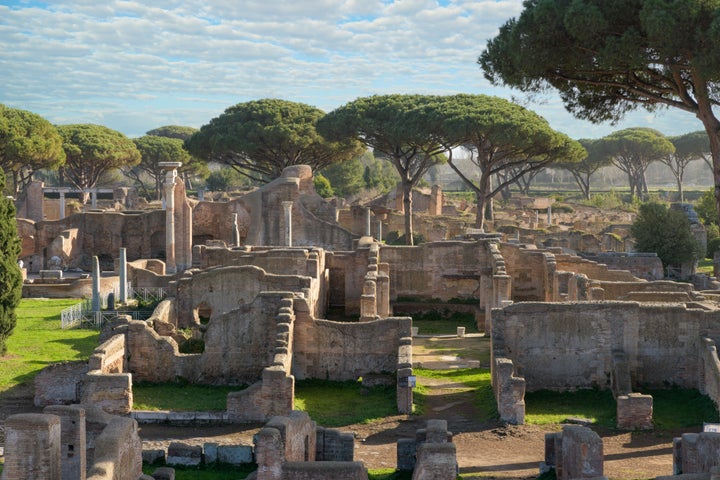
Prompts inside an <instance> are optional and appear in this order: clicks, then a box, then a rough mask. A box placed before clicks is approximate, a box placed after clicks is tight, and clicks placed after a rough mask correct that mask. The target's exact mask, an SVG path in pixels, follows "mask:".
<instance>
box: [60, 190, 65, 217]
mask: <svg viewBox="0 0 720 480" xmlns="http://www.w3.org/2000/svg"><path fill="white" fill-rule="evenodd" d="M63 218H65V192H63V191H60V220H62V219H63Z"/></svg>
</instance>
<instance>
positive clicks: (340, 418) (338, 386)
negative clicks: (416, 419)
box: [295, 380, 397, 427]
mask: <svg viewBox="0 0 720 480" xmlns="http://www.w3.org/2000/svg"><path fill="white" fill-rule="evenodd" d="M396 402H397V401H396V396H395V386H394V385H393V386H389V387H370V388H368V387H363V386H362V385H361V383H360V382H359V381H357V382H356V381H348V382H331V381H324V380H299V381H296V382H295V409H297V410H302V411H305V412H307V413H308V415H310V417H311V418H312V419H313V420H315V421H316V422H317V423H318V425H322V426H323V427H342V426H346V425H352V424H354V423H370V422H372V421H374V420H377V419H379V418H383V417H387V416H390V415H396V414H397V403H396Z"/></svg>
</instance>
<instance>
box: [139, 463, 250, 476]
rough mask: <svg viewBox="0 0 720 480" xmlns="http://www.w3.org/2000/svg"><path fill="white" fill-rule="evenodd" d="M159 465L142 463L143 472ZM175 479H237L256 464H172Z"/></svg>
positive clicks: (247, 473) (248, 473)
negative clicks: (197, 465) (196, 465)
mask: <svg viewBox="0 0 720 480" xmlns="http://www.w3.org/2000/svg"><path fill="white" fill-rule="evenodd" d="M158 466H159V465H147V464H145V463H143V468H142V469H143V473H146V474H148V475H150V474H151V473H152V472H154V471H155V469H156V468H158ZM172 468H174V469H175V478H176V479H177V480H237V479H242V478H247V476H248V475H250V473H252V472H254V471H255V470H256V469H257V465H254V464H253V465H248V466H241V467H234V466H232V465H222V464H218V465H201V466H199V467H183V466H174V467H172Z"/></svg>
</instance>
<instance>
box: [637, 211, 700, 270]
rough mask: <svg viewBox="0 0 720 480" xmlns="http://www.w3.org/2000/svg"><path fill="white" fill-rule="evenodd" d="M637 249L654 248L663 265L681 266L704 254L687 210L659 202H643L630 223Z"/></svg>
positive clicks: (639, 250)
mask: <svg viewBox="0 0 720 480" xmlns="http://www.w3.org/2000/svg"><path fill="white" fill-rule="evenodd" d="M630 233H631V234H632V236H633V238H634V239H635V249H636V250H637V251H638V252H655V253H657V256H658V257H660V260H662V263H663V267H667V266H668V265H673V266H678V265H681V264H683V263H685V262H690V261H694V260H697V259H699V258H702V257H703V254H704V252H703V251H701V250H702V248H701V246H700V245H699V243H698V242H697V240H696V239H695V237H694V236H693V233H692V231H691V230H690V221H689V220H688V218H687V216H685V213H683V212H682V211H679V210H673V209H669V208H668V207H667V206H666V205H663V204H660V203H644V204H642V205H641V206H640V212H639V213H638V215H637V217H635V221H634V222H633V224H632V227H630Z"/></svg>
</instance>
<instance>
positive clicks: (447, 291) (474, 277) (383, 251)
mask: <svg viewBox="0 0 720 480" xmlns="http://www.w3.org/2000/svg"><path fill="white" fill-rule="evenodd" d="M486 243H487V242H486V241H482V240H480V241H477V242H469V241H444V242H432V243H423V244H421V245H417V246H415V247H404V246H388V245H382V246H381V248H380V259H381V260H382V261H383V262H385V263H387V264H388V265H389V275H390V292H391V293H390V294H391V300H396V299H397V298H398V297H413V298H418V299H439V300H441V301H448V300H450V299H456V298H463V299H472V298H480V295H481V294H480V278H481V274H482V272H483V270H486V269H490V270H492V265H491V259H490V257H489V252H488V247H487V245H486Z"/></svg>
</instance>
